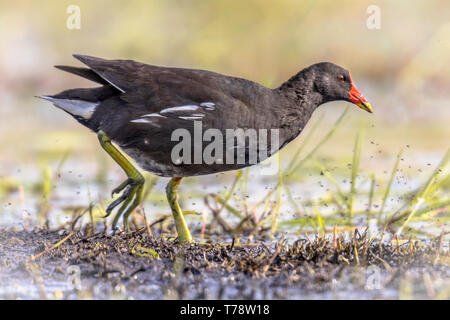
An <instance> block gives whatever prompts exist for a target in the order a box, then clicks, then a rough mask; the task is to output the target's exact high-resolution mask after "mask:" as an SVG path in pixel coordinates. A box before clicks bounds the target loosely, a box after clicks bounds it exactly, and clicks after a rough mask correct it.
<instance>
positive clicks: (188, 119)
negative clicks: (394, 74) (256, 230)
mask: <svg viewBox="0 0 450 320" xmlns="http://www.w3.org/2000/svg"><path fill="white" fill-rule="evenodd" d="M74 57H75V58H77V59H78V60H80V61H81V62H82V63H84V64H85V65H86V66H87V67H88V68H79V67H69V66H56V67H57V68H58V69H61V70H64V71H67V72H70V73H73V74H76V75H78V76H81V77H84V78H87V79H89V80H91V81H94V82H97V83H99V84H101V85H102V86H101V87H97V88H86V89H71V90H67V91H64V92H61V93H59V94H57V95H53V96H42V97H43V98H46V99H48V100H51V101H52V102H54V103H55V105H57V106H59V107H61V108H62V109H64V110H65V111H67V112H69V113H70V114H72V115H73V116H74V117H75V118H76V119H77V120H78V121H79V122H81V123H82V124H83V125H85V126H86V127H88V128H90V129H91V130H93V131H95V132H98V131H99V130H102V131H104V132H105V133H106V134H107V135H108V136H109V137H110V138H111V140H112V141H113V142H115V143H116V144H117V145H118V146H120V148H121V149H122V150H123V151H124V152H126V153H127V154H128V155H129V156H131V157H132V158H133V159H134V160H135V161H136V162H137V163H138V164H139V165H140V166H141V167H142V168H143V169H145V170H148V171H151V172H153V173H155V174H158V175H161V176H171V177H173V176H177V177H184V176H193V175H202V174H210V173H215V172H221V171H227V170H234V169H239V168H242V167H245V166H248V165H251V164H253V163H250V162H249V161H248V154H247V156H246V160H245V163H244V164H237V163H236V161H235V162H234V163H233V164H220V163H219V164H217V163H214V164H205V163H201V164H184V163H181V164H180V163H174V162H173V159H171V150H172V149H173V147H174V146H175V145H176V144H177V143H178V142H177V141H172V140H171V135H172V132H173V131H174V130H175V129H177V128H185V129H187V130H188V131H189V132H191V133H192V134H193V130H194V129H193V126H194V122H195V120H196V119H199V120H201V122H202V129H203V132H205V131H206V130H207V129H209V128H215V129H219V130H220V131H221V132H223V135H224V136H225V131H226V129H237V128H242V129H250V128H252V129H266V130H270V129H278V130H279V140H280V141H279V148H277V150H275V151H278V149H281V148H282V147H283V146H285V145H286V144H287V143H288V142H290V141H291V140H293V139H294V138H295V137H297V136H298V134H299V133H300V132H301V130H302V129H303V128H304V127H305V125H306V123H307V122H308V120H309V118H310V117H311V115H312V113H313V111H314V110H315V109H316V108H317V107H318V106H319V105H321V104H323V103H325V102H328V101H333V100H347V101H351V102H354V103H355V101H352V99H351V96H350V95H349V92H350V91H351V90H352V88H353V87H354V86H353V83H352V81H351V77H350V74H349V72H348V71H347V70H345V69H343V68H341V67H339V66H336V65H334V64H332V63H326V62H324V63H318V64H315V65H312V66H310V67H308V68H305V69H303V70H302V71H300V72H299V73H297V74H296V75H295V76H293V77H292V78H291V79H289V80H288V81H286V82H285V83H283V84H282V85H281V86H280V87H278V88H275V89H270V88H267V87H265V86H262V85H260V84H258V83H256V82H253V81H250V80H246V79H241V78H237V77H230V76H225V75H222V74H218V73H215V72H210V71H203V70H193V69H182V68H168V67H158V66H152V65H147V64H143V63H139V62H135V61H132V60H104V59H100V58H95V57H90V56H84V55H74ZM355 89H356V88H355ZM358 93H359V92H358ZM361 98H362V99H361V101H362V102H363V104H364V102H367V101H366V100H365V99H364V98H363V97H362V96H361ZM55 99H57V100H55ZM67 101H69V102H70V103H69V102H67ZM84 102H85V103H86V104H85V105H83V103H84ZM65 103H66V104H67V103H68V104H69V106H67V105H65ZM72 104H73V105H74V106H75V107H74V106H72ZM85 106H87V107H85ZM180 106H184V108H180ZM195 106H196V107H198V108H196V107H195ZM369 107H370V105H369ZM74 108H75V109H74ZM168 108H175V109H172V110H176V112H165V113H164V110H167V109H168ZM176 108H178V109H176ZM183 109H185V110H183ZM194 109H195V110H194ZM73 110H75V112H74V111H73ZM80 110H81V111H80ZM370 111H371V110H370ZM161 112H163V113H164V114H162V113H161ZM149 115H150V116H149ZM269 136H270V134H269ZM208 143H209V142H204V143H203V148H204V147H205V146H206V145H207V144H208ZM224 144H225V142H224ZM246 148H248V146H246ZM268 148H269V149H270V139H268ZM192 151H194V150H192ZM246 152H247V153H248V152H249V150H248V149H247V150H246ZM268 155H270V153H269V154H268ZM236 156H237V155H236ZM259 160H262V159H258V161H259Z"/></svg>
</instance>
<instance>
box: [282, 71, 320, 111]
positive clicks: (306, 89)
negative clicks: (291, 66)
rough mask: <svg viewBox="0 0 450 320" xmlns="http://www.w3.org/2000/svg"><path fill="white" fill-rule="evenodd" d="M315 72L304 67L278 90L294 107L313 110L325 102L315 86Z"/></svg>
mask: <svg viewBox="0 0 450 320" xmlns="http://www.w3.org/2000/svg"><path fill="white" fill-rule="evenodd" d="M314 78H315V74H314V73H313V71H312V70H310V69H309V68H306V69H303V70H302V71H300V72H299V73H297V74H296V75H294V76H292V77H291V78H290V79H289V80H287V81H286V82H284V83H283V84H282V85H281V86H280V87H279V88H277V91H278V92H279V93H280V94H281V95H283V96H285V97H286V98H287V99H288V100H289V101H290V102H291V103H292V105H293V106H294V107H297V108H299V109H303V110H305V111H309V112H311V113H312V112H313V111H314V110H315V109H316V108H317V107H318V106H319V105H321V104H322V103H325V102H326V101H324V98H323V96H322V94H321V93H319V92H318V91H317V90H316V87H315V86H314Z"/></svg>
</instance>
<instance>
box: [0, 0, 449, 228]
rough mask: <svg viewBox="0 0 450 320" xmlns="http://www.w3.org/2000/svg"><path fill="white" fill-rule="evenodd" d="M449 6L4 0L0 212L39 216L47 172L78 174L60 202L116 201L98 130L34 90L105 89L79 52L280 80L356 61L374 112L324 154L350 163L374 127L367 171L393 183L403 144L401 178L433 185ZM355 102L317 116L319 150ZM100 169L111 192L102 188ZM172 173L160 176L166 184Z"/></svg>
mask: <svg viewBox="0 0 450 320" xmlns="http://www.w3.org/2000/svg"><path fill="white" fill-rule="evenodd" d="M72 5H76V6H78V8H79V9H80V14H81V15H80V26H79V27H80V28H74V29H71V28H69V27H68V23H69V26H70V21H68V19H69V20H70V19H71V15H72V14H73V12H72V11H70V12H68V8H70V7H71V6H72ZM371 5H375V6H377V7H378V8H379V10H380V11H379V14H380V15H379V18H380V19H379V28H375V29H374V28H371V27H370V23H369V26H368V20H370V19H371V16H372V14H373V12H372V13H371V12H367V10H368V7H369V6H371ZM449 12H450V2H449V1H447V0H433V1H406V0H405V1H401V0H399V1H387V0H386V1H383V0H370V1H366V0H362V1H349V0H347V1H331V0H329V1H327V0H322V1H313V0H311V1H299V0H281V1H266V0H253V1H246V0H243V1H229V0H217V1H194V0H190V1H179V0H178V1H144V0H142V1H134V0H133V1H130V0H127V1H100V0H99V1H81V0H80V1H75V0H71V1H49V0H43V1H39V2H38V1H21V0H15V1H2V2H1V3H0V30H1V33H2V36H1V38H0V92H1V94H0V181H2V189H1V190H2V191H0V197H1V198H0V199H2V204H1V206H2V207H1V208H3V209H2V211H3V213H8V212H9V213H18V214H19V216H21V215H23V214H24V212H26V214H27V215H29V216H30V219H32V218H33V217H35V216H36V214H37V212H38V211H39V210H42V208H40V209H39V208H38V207H36V206H35V200H32V199H30V197H31V196H30V194H32V192H33V190H34V189H33V188H35V187H36V185H35V183H38V182H39V181H41V180H42V177H43V176H45V175H46V174H47V175H51V174H54V173H55V172H57V173H58V177H57V178H55V179H62V180H64V179H65V180H64V181H71V184H70V183H69V188H66V189H64V188H59V189H58V188H57V186H58V183H59V182H57V181H59V180H56V182H55V183H54V184H52V186H51V187H53V188H54V189H55V192H54V193H52V199H53V200H54V201H57V200H58V199H59V200H61V201H63V202H64V203H65V204H66V203H67V201H68V200H67V199H68V197H67V194H69V195H70V198H71V199H72V198H73V199H74V200H73V201H74V202H77V201H82V202H83V203H84V204H87V202H88V198H89V199H94V200H93V201H98V199H100V200H101V199H104V200H105V201H106V200H107V199H109V190H110V189H112V187H114V186H115V184H116V183H117V182H120V180H122V179H123V178H124V177H123V174H122V173H121V170H120V168H118V167H117V166H116V165H115V164H114V163H112V161H111V160H109V159H108V157H107V156H106V155H105V154H104V153H103V151H102V150H101V148H100V147H99V145H98V141H97V138H96V136H95V135H94V134H92V133H91V132H89V131H88V130H87V129H86V128H84V127H82V126H81V125H80V124H78V123H77V122H76V121H74V120H73V119H72V118H71V117H70V116H69V115H67V114H66V113H64V112H63V111H61V110H59V109H57V108H55V107H53V106H52V105H51V104H50V103H48V102H45V101H41V100H38V99H36V98H34V96H35V95H41V94H54V93H57V92H60V91H62V90H65V89H68V88H73V87H88V86H93V85H94V84H93V83H90V82H89V81H87V80H83V79H81V78H78V77H76V76H72V75H70V74H67V73H64V72H61V71H58V70H56V69H54V68H53V65H56V64H57V65H76V66H79V65H80V63H79V62H78V61H76V60H75V59H73V58H72V56H71V55H72V54H74V53H80V54H87V55H93V56H98V57H102V58H110V59H114V58H121V59H134V60H138V61H141V62H145V63H148V64H155V65H164V66H178V67H186V68H197V69H207V70H212V71H216V72H219V73H223V74H227V75H233V76H238V77H243V78H247V79H250V80H253V81H257V82H259V83H261V84H264V85H266V86H269V87H276V86H279V85H280V84H281V83H282V82H283V81H285V80H287V79H288V78H289V77H290V76H292V75H293V74H295V73H297V72H298V71H299V70H301V69H302V68H304V67H306V66H308V65H310V64H313V63H316V62H320V61H330V62H334V63H336V64H339V65H341V66H343V67H345V68H347V69H348V70H350V71H351V73H352V77H353V80H354V81H355V83H356V85H357V86H358V88H359V90H360V91H361V92H362V93H363V94H364V95H365V96H366V98H367V99H368V100H369V101H370V102H371V103H372V106H373V108H374V111H375V113H374V114H368V113H366V112H364V111H362V110H359V109H357V108H353V107H351V106H350V110H349V112H348V113H347V119H346V121H345V123H344V124H343V126H342V127H341V128H340V129H339V130H338V131H337V132H336V133H335V134H334V135H333V137H331V139H330V140H329V141H328V142H327V143H326V145H324V146H323V147H321V148H320V150H318V152H317V155H316V157H317V158H318V159H322V160H324V161H325V160H326V161H327V163H330V165H331V166H333V167H342V168H345V167H346V166H347V164H348V162H351V159H352V152H353V148H354V141H355V136H356V134H357V133H358V132H359V131H360V130H363V131H364V135H363V141H362V144H363V146H362V157H361V170H363V171H366V172H374V173H375V174H376V175H377V179H379V180H378V182H379V183H380V184H383V183H384V184H385V183H386V181H387V180H388V179H389V175H390V170H391V168H392V165H393V162H394V161H395V157H396V155H397V153H398V152H399V150H401V149H404V158H403V159H402V161H403V162H402V163H401V164H400V168H401V169H402V170H404V172H403V174H404V175H405V176H406V178H408V179H410V180H411V181H414V180H415V179H418V180H420V181H422V180H424V179H426V177H427V176H429V174H430V172H431V171H432V170H433V168H434V166H435V165H437V163H438V162H439V161H440V159H441V158H442V157H443V155H444V154H445V152H446V150H447V149H448V148H449V146H450V143H449V141H450V139H449V138H450V126H449V119H450V117H449V116H450V107H449V101H450V100H449V98H450V90H448V88H450V63H449V57H450V20H449V16H448V13H449ZM72 22H73V21H72ZM369 22H370V21H369ZM372 22H373V21H372ZM348 106H349V105H348V104H346V103H343V102H342V103H341V102H334V103H329V104H326V105H324V106H322V107H321V108H319V109H318V110H317V111H316V113H315V115H314V116H313V118H312V120H311V121H310V123H309V125H308V128H310V127H311V126H313V124H314V122H316V121H317V120H318V119H319V118H322V117H323V121H322V122H321V123H320V126H319V128H318V129H317V132H316V133H315V134H314V135H313V136H312V138H311V142H310V145H311V146H314V143H315V141H319V140H320V139H321V138H322V136H323V134H325V133H326V132H328V130H329V129H330V128H331V127H332V126H333V123H334V122H335V121H336V119H337V118H338V117H339V115H340V114H341V113H342V112H343V110H344V109H345V108H346V107H348ZM306 134H307V133H304V134H303V135H302V137H300V138H298V139H296V140H295V141H294V142H293V143H291V144H290V145H289V146H288V147H287V148H286V149H285V150H283V152H282V153H281V159H282V162H288V161H289V159H290V157H291V155H292V153H293V152H294V151H295V150H297V149H298V147H299V146H300V145H301V143H302V142H303V139H304V136H305V135H306ZM62 159H64V165H63V166H62V168H60V167H59V165H60V164H62ZM407 170H409V171H407ZM49 172H50V173H49ZM104 176H106V178H104ZM227 176H229V177H230V178H226V177H227ZM233 176H234V173H227V174H226V175H225V178H223V179H225V180H224V181H225V182H223V181H220V182H219V183H217V181H216V180H211V177H197V178H192V179H189V181H195V183H196V185H199V186H200V187H199V192H203V193H205V192H206V191H205V190H210V188H213V189H214V188H216V189H222V190H223V188H224V186H226V185H227V183H226V182H230V181H231V179H232V177H233ZM102 177H103V178H104V179H106V182H105V188H104V189H101V188H100V189H96V188H94V187H92V185H95V183H96V181H99V180H101V179H102ZM378 177H379V178H378ZM96 179H97V180H96ZM194 179H195V180H194ZM221 179H222V178H221ZM227 179H228V180H227ZM307 179H309V180H308V181H310V184H314V185H317V184H318V183H319V182H320V181H318V178H317V177H315V176H314V175H313V176H312V177H309V178H308V177H307V178H305V179H304V180H307ZM322 180H323V178H322ZM276 181H277V180H276V176H275V177H273V180H270V177H269V178H267V179H266V183H267V185H270V184H271V183H272V184H273V182H276ZM61 183H62V182H61ZM164 183H165V181H164V182H158V183H157V184H158V186H157V188H156V190H162V188H163V185H164ZM188 183H189V182H188ZM215 183H217V185H215ZM343 183H345V181H343ZM405 185H406V183H405ZM87 186H91V187H92V188H89V187H87ZM377 186H378V185H377ZM40 188H45V187H43V186H42V185H40ZM47 188H50V187H48V186H47ZM158 188H159V189H158ZM412 188H413V187H410V189H412ZM11 190H13V191H16V193H11V192H10V191H11ZM17 190H18V192H17ZM211 190H212V189H211ZM296 192H297V193H298V194H304V193H305V192H309V191H307V190H305V189H303V191H302V190H301V189H300V190H296ZM319 196H320V194H319ZM161 201H162V200H161ZM36 202H39V199H37V200H36ZM187 204H190V203H189V202H187ZM190 205H191V206H193V207H195V203H192V204H190ZM56 208H58V205H56ZM55 210H56V212H57V209H55ZM166 210H167V208H166ZM5 216H6V215H5V214H4V215H3V218H2V215H0V224H8V223H14V222H17V221H18V220H17V219H15V218H11V219H12V220H11V219H9V218H8V219H7V218H5ZM20 221H21V220H20Z"/></svg>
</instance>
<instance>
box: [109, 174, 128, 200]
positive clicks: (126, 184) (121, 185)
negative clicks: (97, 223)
mask: <svg viewBox="0 0 450 320" xmlns="http://www.w3.org/2000/svg"><path fill="white" fill-rule="evenodd" d="M132 181H133V180H131V179H130V178H128V179H127V180H125V181H124V182H122V183H121V184H120V185H119V186H118V187H116V188H114V189H113V190H112V191H111V198H112V197H114V195H115V194H116V193H119V192H120V191H122V190H123V189H125V187H127V186H129V185H130V184H131V183H132Z"/></svg>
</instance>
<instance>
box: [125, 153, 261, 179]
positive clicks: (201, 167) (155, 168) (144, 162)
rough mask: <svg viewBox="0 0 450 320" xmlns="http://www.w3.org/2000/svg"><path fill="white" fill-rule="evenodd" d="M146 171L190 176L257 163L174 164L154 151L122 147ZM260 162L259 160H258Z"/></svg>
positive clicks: (236, 168) (174, 175)
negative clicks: (154, 153)
mask: <svg viewBox="0 0 450 320" xmlns="http://www.w3.org/2000/svg"><path fill="white" fill-rule="evenodd" d="M122 150H123V151H124V152H125V153H126V154H127V155H128V156H130V157H131V158H132V159H133V160H134V161H135V162H136V163H137V164H138V165H139V167H141V168H142V169H143V170H145V171H149V172H152V173H154V174H156V175H158V176H162V177H189V176H199V175H207V174H214V173H219V172H224V171H231V170H238V169H242V168H245V167H249V166H252V165H255V164H256V163H251V162H248V161H246V162H245V163H238V162H234V163H230V164H227V163H213V164H206V163H200V164H184V163H181V164H174V163H173V162H172V160H171V159H170V157H169V158H164V159H157V157H155V156H154V155H153V154H152V153H149V152H144V151H142V150H139V149H137V148H122ZM258 163H259V161H258Z"/></svg>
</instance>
